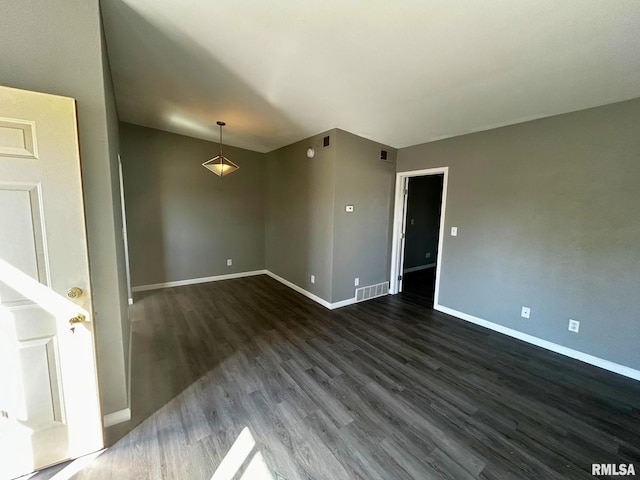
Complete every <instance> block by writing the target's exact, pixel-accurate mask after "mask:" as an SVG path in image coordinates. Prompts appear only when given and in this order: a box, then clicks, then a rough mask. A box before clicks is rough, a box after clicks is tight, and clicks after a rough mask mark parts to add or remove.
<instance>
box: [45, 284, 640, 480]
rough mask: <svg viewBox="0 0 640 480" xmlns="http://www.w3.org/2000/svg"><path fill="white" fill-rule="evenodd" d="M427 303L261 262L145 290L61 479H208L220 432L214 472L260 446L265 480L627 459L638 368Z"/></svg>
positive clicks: (543, 471) (419, 475) (513, 472)
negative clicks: (306, 291)
mask: <svg viewBox="0 0 640 480" xmlns="http://www.w3.org/2000/svg"><path fill="white" fill-rule="evenodd" d="M426 303H428V301H425V300H424V299H423V298H422V297H419V296H412V295H411V294H407V295H398V296H389V297H383V298H379V299H376V300H372V301H369V302H365V303H361V304H357V305H353V306H350V307H345V308H342V309H339V310H336V311H328V310H326V309H324V308H323V307H321V306H318V305H317V304H315V303H313V302H312V301H310V300H308V299H306V298H305V297H303V296H301V295H299V294H297V293H295V292H293V291H292V290H290V289H289V288H287V287H285V286H283V285H281V284H279V283H277V282H276V281H274V280H272V279H271V278H269V277H266V276H259V277H251V278H245V279H237V280H229V281H221V282H216V283H210V284H202V285H195V286H188V287H179V288H173V289H166V290H160V291H156V292H152V293H150V294H148V295H146V296H145V297H144V298H141V299H139V301H137V303H136V304H135V305H134V306H133V309H132V315H133V352H134V354H133V362H134V363H133V375H132V380H133V381H132V395H133V396H132V398H133V413H134V420H133V421H132V422H131V423H130V424H129V425H119V426H116V427H113V428H111V429H109V435H110V438H111V439H112V440H115V439H117V438H119V437H122V438H120V439H119V440H118V441H116V442H115V444H114V445H113V446H112V447H110V448H109V449H108V450H106V451H105V452H104V453H103V454H102V455H100V456H99V457H98V458H97V459H96V460H94V461H93V463H92V464H91V465H90V466H89V467H88V468H86V469H85V470H83V471H81V472H80V473H79V474H78V475H77V476H75V477H74V478H77V479H92V480H94V479H118V480H126V479H144V478H149V479H160V478H168V479H205V480H209V479H211V478H212V477H213V475H214V472H216V469H217V468H218V467H219V466H220V464H221V462H222V461H223V459H225V456H226V455H227V452H229V450H230V448H231V447H232V445H234V442H236V444H235V446H234V448H233V454H232V455H229V456H227V457H226V460H225V463H224V464H223V467H222V468H226V467H228V466H229V465H230V463H233V461H232V460H233V459H235V458H236V455H235V454H237V453H238V452H239V451H240V450H242V446H243V445H245V446H247V445H248V446H247V450H251V454H249V455H248V456H246V455H245V454H243V455H241V456H240V457H239V459H237V461H238V462H239V463H240V464H241V465H242V466H241V467H240V471H239V472H238V473H236V475H235V476H228V477H223V476H221V473H222V471H221V470H219V471H218V475H219V476H217V477H214V478H215V479H216V480H217V479H218V478H226V479H231V478H240V477H241V476H242V473H243V472H246V475H245V477H243V478H251V479H253V478H269V477H264V476H262V475H260V474H258V473H255V472H256V471H257V470H256V468H258V466H259V465H260V462H259V460H258V459H257V458H258V457H255V458H254V455H256V454H257V453H258V452H259V455H260V456H261V458H262V459H263V460H264V464H265V465H266V467H267V468H268V469H269V470H270V472H271V476H272V478H273V479H274V480H282V479H287V480H293V479H363V480H369V479H379V480H382V479H384V480H388V479H405V478H406V479H409V478H412V479H455V480H464V479H507V478H509V479H538V480H539V479H592V478H594V477H592V476H591V473H590V468H591V464H592V463H634V464H635V466H636V470H637V471H638V470H640V468H639V467H640V411H639V409H640V383H638V382H635V381H633V380H630V379H627V378H624V377H621V376H618V375H616V374H612V373H609V372H606V371H604V370H601V369H598V368H596V367H592V366H589V365H586V364H583V363H580V362H577V361H574V360H571V359H568V358H566V357H562V356H560V355H557V354H554V353H551V352H548V351H545V350H541V349H539V348H537V347H533V346H531V345H528V344H525V343H522V342H520V341H518V340H514V339H512V338H509V337H505V336H503V335H500V334H497V333H494V332H492V331H489V330H486V329H483V328H480V327H477V326H475V325H472V324H469V323H466V322H464V321H461V320H458V319H455V318H453V317H450V316H447V315H444V314H441V313H438V312H435V311H433V310H431V309H430V308H428V306H427V305H426ZM134 425H137V426H136V427H135V428H133V426H134ZM131 428H133V430H132V431H131V432H129V433H127V434H125V432H126V431H127V430H130V429H131ZM245 429H246V430H245ZM243 431H244V433H242V432H243ZM251 438H253V439H254V441H255V447H253V448H251V443H248V444H247V443H246V442H245V441H246V440H247V439H249V440H251ZM238 439H239V440H238ZM243 442H244V443H243ZM245 453H246V452H245ZM231 457H233V458H231ZM245 457H246V459H245ZM252 459H253V461H252ZM234 469H235V467H233V468H232V470H234ZM232 473H233V471H232ZM36 478H37V477H36Z"/></svg>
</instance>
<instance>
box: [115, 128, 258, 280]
mask: <svg viewBox="0 0 640 480" xmlns="http://www.w3.org/2000/svg"><path fill="white" fill-rule="evenodd" d="M120 143H121V157H122V165H123V171H124V184H125V186H124V190H125V196H126V197H125V202H126V207H127V224H128V229H129V232H128V233H129V236H128V237H129V252H130V258H131V282H132V285H133V286H140V285H149V284H154V283H163V282H170V281H176V280H185V279H192V278H201V277H208V276H213V275H225V274H230V273H237V272H245V271H250V270H262V269H264V266H265V254H264V249H265V247H264V245H265V229H264V225H265V200H266V198H265V182H264V174H265V166H266V157H265V155H264V154H261V153H256V152H252V151H249V150H244V149H240V148H234V147H231V146H226V145H225V146H224V152H225V156H227V157H228V158H229V159H230V160H232V161H233V162H234V163H236V164H238V165H239V166H240V169H239V170H238V171H236V172H234V173H233V174H231V175H229V176H226V177H224V178H220V177H218V176H216V175H214V174H213V173H211V172H209V171H208V170H206V169H205V168H204V167H202V162H205V161H206V160H209V159H210V158H212V157H214V156H215V155H217V153H218V151H219V146H218V144H217V143H212V142H208V141H205V140H197V139H194V138H191V137H185V136H182V135H176V134H173V133H168V132H163V131H160V130H155V129H152V128H146V127H141V126H137V125H132V124H129V123H121V124H120ZM228 258H231V259H232V260H233V265H232V266H231V267H227V264H226V261H227V259H228Z"/></svg>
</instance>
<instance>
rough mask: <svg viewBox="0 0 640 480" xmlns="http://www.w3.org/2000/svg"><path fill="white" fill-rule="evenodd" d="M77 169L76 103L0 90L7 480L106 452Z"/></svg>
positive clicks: (0, 469) (0, 316)
mask: <svg viewBox="0 0 640 480" xmlns="http://www.w3.org/2000/svg"><path fill="white" fill-rule="evenodd" d="M79 162H80V158H79V149H78V137H77V129H76V116H75V102H74V100H73V99H70V98H64V97H56V96H52V95H45V94H39V93H34V92H26V91H22V90H16V89H10V88H5V87H0V226H1V230H0V232H1V233H0V413H1V415H0V478H12V477H15V476H19V475H23V474H26V473H29V472H31V471H33V470H35V469H38V468H41V467H43V466H47V465H51V464H53V463H57V462H61V461H64V460H67V459H70V458H74V457H77V456H80V455H84V454H87V453H90V452H92V451H95V450H97V449H100V448H101V447H102V445H103V440H102V425H101V420H100V419H101V416H100V410H99V406H98V392H97V382H96V368H95V351H94V341H93V325H92V322H91V320H92V318H91V288H90V281H89V267H88V259H87V245H86V232H85V224H84V209H83V198H82V187H81V178H80V163H79ZM71 287H79V288H81V289H82V290H83V294H82V295H81V296H80V297H79V298H75V299H73V300H71V299H69V298H67V296H66V294H65V292H66V291H67V289H69V288H71ZM79 314H81V315H82V316H83V318H84V319H85V320H86V321H85V322H83V323H76V324H73V325H70V324H69V320H70V319H71V318H74V317H75V318H80V317H79Z"/></svg>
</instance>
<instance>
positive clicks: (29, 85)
mask: <svg viewBox="0 0 640 480" xmlns="http://www.w3.org/2000/svg"><path fill="white" fill-rule="evenodd" d="M0 19H1V22H2V28H1V29H0V58H1V59H2V61H0V84H3V85H7V86H11V87H16V88H22V89H26V90H33V91H38V92H45V93H52V94H56V95H64V96H68V97H73V98H75V99H76V100H77V108H78V122H79V134H80V149H81V156H82V173H83V182H84V190H85V209H86V215H87V231H88V237H89V261H90V265H91V281H92V289H93V303H94V313H95V317H94V320H95V322H96V339H97V350H98V374H99V382H100V393H101V400H102V408H103V413H105V414H108V413H111V412H114V411H118V410H121V409H124V408H126V407H127V391H126V386H127V382H126V367H125V353H124V345H123V338H124V337H126V336H128V332H123V325H126V322H123V321H121V317H122V315H123V312H125V311H126V296H125V297H123V296H122V285H121V283H120V281H121V279H122V278H123V272H124V264H123V262H122V258H121V257H120V256H119V255H118V249H120V248H121V247H120V245H119V243H120V242H122V237H121V235H120V231H121V230H120V225H118V224H117V215H118V212H119V209H120V206H119V202H120V198H119V196H118V192H117V190H115V191H114V179H113V178H112V173H113V168H114V160H115V159H116V156H115V152H114V151H113V149H114V148H116V145H117V143H114V142H115V141H116V140H114V139H115V138H117V132H113V131H109V128H110V126H111V127H112V126H113V121H111V122H109V123H108V122H107V116H108V115H110V116H112V115H113V114H112V113H108V112H107V109H108V108H110V109H112V108H113V107H112V106H109V104H110V105H112V93H111V92H110V91H109V90H108V83H109V74H108V71H107V70H106V68H105V63H104V61H105V58H104V57H103V45H102V36H101V23H100V12H99V8H98V1H97V0H88V1H87V0H61V1H57V2H50V1H47V0H21V1H20V2H7V1H5V2H3V3H2V7H1V9H0Z"/></svg>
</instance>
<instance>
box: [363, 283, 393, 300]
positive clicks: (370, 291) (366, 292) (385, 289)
mask: <svg viewBox="0 0 640 480" xmlns="http://www.w3.org/2000/svg"><path fill="white" fill-rule="evenodd" d="M388 293H389V282H382V283H378V284H376V285H369V286H367V287H360V288H356V302H364V301H365V300H369V299H371V298H376V297H382V296H383V295H387V294H388Z"/></svg>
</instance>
